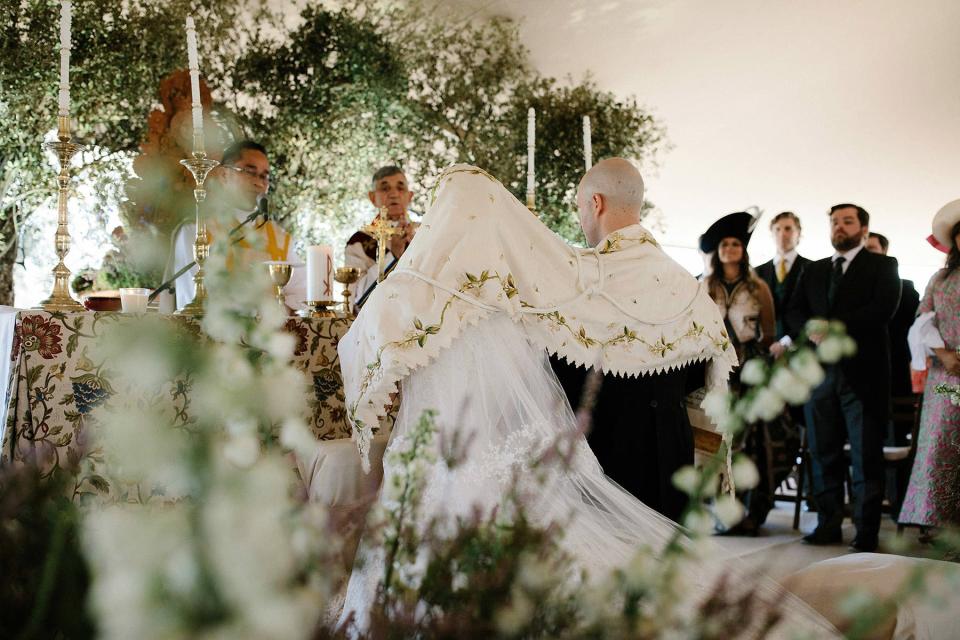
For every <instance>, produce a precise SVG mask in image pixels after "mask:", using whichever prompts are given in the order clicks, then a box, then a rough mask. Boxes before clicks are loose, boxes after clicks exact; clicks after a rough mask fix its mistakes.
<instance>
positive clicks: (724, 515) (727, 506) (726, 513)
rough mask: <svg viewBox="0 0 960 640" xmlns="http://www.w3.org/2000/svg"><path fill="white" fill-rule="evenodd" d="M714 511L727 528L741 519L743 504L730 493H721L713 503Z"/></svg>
mask: <svg viewBox="0 0 960 640" xmlns="http://www.w3.org/2000/svg"><path fill="white" fill-rule="evenodd" d="M713 510H714V513H716V515H717V518H719V520H720V522H722V523H723V526H725V527H727V528H728V529H729V528H730V527H732V526H733V525H735V524H737V523H738V522H740V521H741V520H742V519H743V505H742V504H740V501H739V500H737V499H736V498H734V497H733V496H731V495H722V496H720V497H719V498H717V500H716V502H715V503H714V505H713Z"/></svg>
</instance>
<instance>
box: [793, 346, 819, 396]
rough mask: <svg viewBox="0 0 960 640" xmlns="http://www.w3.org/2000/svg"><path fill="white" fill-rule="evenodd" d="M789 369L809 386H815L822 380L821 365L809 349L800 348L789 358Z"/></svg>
mask: <svg viewBox="0 0 960 640" xmlns="http://www.w3.org/2000/svg"><path fill="white" fill-rule="evenodd" d="M790 369H791V370H792V371H793V372H794V373H795V374H797V376H798V377H799V378H800V379H801V380H803V381H804V382H806V383H807V384H808V385H810V386H811V387H816V386H818V385H819V384H820V383H821V382H823V378H824V372H823V367H821V366H820V363H819V362H818V361H817V358H816V356H814V355H813V352H812V351H810V350H809V349H801V350H800V352H799V353H797V354H796V355H795V356H794V357H793V358H791V359H790Z"/></svg>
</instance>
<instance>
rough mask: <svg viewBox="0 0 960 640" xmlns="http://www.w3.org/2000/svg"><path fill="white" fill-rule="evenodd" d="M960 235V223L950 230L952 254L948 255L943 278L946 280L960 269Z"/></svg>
mask: <svg viewBox="0 0 960 640" xmlns="http://www.w3.org/2000/svg"><path fill="white" fill-rule="evenodd" d="M958 233H960V222H958V223H957V224H955V225H953V229H951V230H950V253H948V254H947V265H946V269H945V272H944V274H943V277H944V278H946V277H948V276H949V275H951V274H952V273H953V272H954V271H956V270H957V269H958V268H960V247H957V234H958Z"/></svg>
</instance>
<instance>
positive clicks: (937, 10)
mask: <svg viewBox="0 0 960 640" xmlns="http://www.w3.org/2000/svg"><path fill="white" fill-rule="evenodd" d="M446 4H449V5H452V6H455V7H456V8H457V9H458V10H460V11H462V12H464V15H475V16H476V17H478V18H479V17H483V16H490V15H506V16H509V17H511V18H515V19H517V20H519V21H520V22H521V27H520V28H521V36H522V39H523V41H524V43H525V45H526V46H527V47H528V48H529V50H530V54H531V58H532V61H533V64H534V66H535V67H536V68H537V69H538V70H539V71H540V72H542V73H544V74H546V75H550V76H554V77H559V78H564V77H567V76H570V77H572V78H573V79H580V78H582V77H583V76H584V74H588V73H589V74H591V75H592V76H593V78H594V80H595V81H596V82H597V83H598V85H599V86H600V88H602V89H605V90H608V91H612V92H614V93H615V94H618V95H620V96H624V97H626V96H630V95H635V96H637V97H638V98H639V100H640V102H641V103H642V104H644V105H645V106H646V107H647V108H648V109H649V110H650V111H651V112H652V113H653V114H654V115H656V116H657V117H658V118H659V120H660V122H661V123H662V124H664V125H665V126H666V129H667V136H668V138H669V141H670V143H671V145H672V148H671V149H670V150H668V151H667V152H665V153H662V154H660V156H659V159H658V164H659V166H658V167H644V168H643V173H644V177H645V179H646V184H647V197H648V198H649V199H650V200H652V201H653V202H654V203H655V204H656V205H657V206H658V208H659V209H660V211H661V212H662V216H663V222H664V229H663V231H661V232H660V237H661V240H662V242H663V243H664V244H665V245H668V250H670V251H671V253H672V254H674V255H675V257H677V259H678V260H680V261H681V262H683V263H684V264H685V266H688V268H690V269H698V268H699V264H700V262H699V258H698V257H697V256H696V253H695V252H694V251H693V250H692V247H694V246H695V242H696V238H697V236H698V235H699V233H701V232H702V231H703V230H705V229H706V228H707V226H709V224H710V222H712V221H713V220H714V219H716V218H718V217H720V216H721V215H723V214H724V213H728V212H731V211H739V210H743V209H744V208H746V207H749V206H751V205H756V206H758V207H760V208H761V209H763V210H764V211H765V216H764V219H763V220H762V221H761V222H760V224H759V227H758V229H757V232H756V233H755V235H754V239H753V240H752V241H751V244H750V253H751V258H752V260H753V262H754V264H759V263H760V262H762V261H763V260H766V259H768V258H769V257H770V256H771V255H772V254H773V252H774V247H773V241H772V239H771V238H770V236H769V235H768V233H767V228H768V225H767V223H768V222H769V220H770V218H771V217H772V216H773V215H775V214H776V213H777V212H779V211H783V210H791V211H794V212H796V213H797V214H798V215H799V216H800V217H801V220H802V221H803V229H804V232H803V238H802V240H801V246H800V251H801V253H802V254H804V255H807V256H808V257H811V258H820V257H825V256H827V255H830V254H831V253H832V251H833V250H832V248H831V247H830V244H829V230H828V225H827V214H826V211H827V210H828V209H829V207H830V205H832V204H836V203H839V202H854V203H856V204H859V205H861V206H863V207H864V208H865V209H866V210H867V211H869V212H870V214H871V225H870V226H871V229H872V230H874V231H878V232H881V233H884V234H885V235H887V236H888V237H889V238H890V240H891V249H890V253H891V255H894V256H896V257H897V258H898V259H899V260H900V263H901V275H902V276H903V277H907V278H912V279H915V280H917V281H918V286H919V287H920V288H921V289H922V287H923V286H925V284H926V281H927V280H928V279H929V277H930V275H932V273H933V272H934V271H935V270H936V269H937V268H938V267H939V266H941V265H942V263H943V254H940V253H937V252H936V251H934V250H933V249H931V248H930V247H929V245H927V244H926V242H925V240H924V239H925V238H926V236H927V235H929V234H930V221H931V220H932V218H933V215H934V214H935V213H936V212H937V210H938V209H939V208H940V207H941V206H943V205H944V204H946V203H947V202H948V201H950V200H953V199H956V198H960V153H958V150H960V148H958V145H960V37H958V27H960V2H957V1H956V0H919V1H912V2H903V1H899V2H892V1H889V0H870V1H869V2H867V1H855V0H833V1H830V2H827V1H823V0H804V1H803V2H799V1H787V0H765V1H761V0H724V1H722V2H719V1H712V0H671V1H665V0H448V1H447V2H446ZM683 247H687V249H686V250H684V249H683Z"/></svg>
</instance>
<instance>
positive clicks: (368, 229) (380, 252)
mask: <svg viewBox="0 0 960 640" xmlns="http://www.w3.org/2000/svg"><path fill="white" fill-rule="evenodd" d="M361 231H363V232H364V233H366V234H368V235H370V236H372V237H373V238H374V239H375V240H376V241H377V282H383V269H384V267H385V265H384V262H386V257H387V240H389V239H390V237H392V236H395V235H397V234H398V233H400V229H398V228H397V225H396V223H394V222H391V221H390V219H389V218H388V217H387V208H386V207H381V208H380V215H378V216H377V219H376V220H374V221H373V222H371V223H370V224H368V225H367V226H365V227H363V228H362V229H361Z"/></svg>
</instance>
